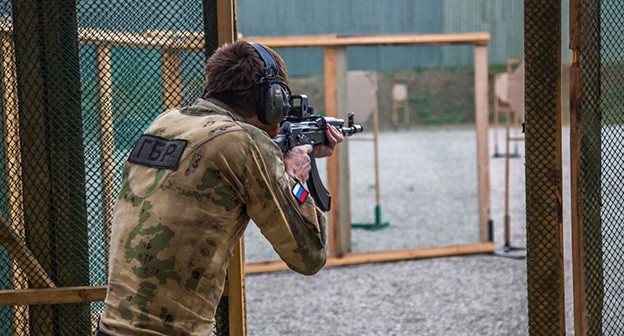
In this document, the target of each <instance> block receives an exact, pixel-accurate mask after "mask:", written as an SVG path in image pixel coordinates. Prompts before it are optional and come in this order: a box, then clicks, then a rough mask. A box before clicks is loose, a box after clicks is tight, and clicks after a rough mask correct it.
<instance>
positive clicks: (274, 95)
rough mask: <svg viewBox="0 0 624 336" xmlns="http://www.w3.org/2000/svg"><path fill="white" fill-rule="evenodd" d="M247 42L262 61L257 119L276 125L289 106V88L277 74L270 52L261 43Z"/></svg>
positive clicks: (277, 70) (276, 66)
mask: <svg viewBox="0 0 624 336" xmlns="http://www.w3.org/2000/svg"><path fill="white" fill-rule="evenodd" d="M249 44H251V46H252V47H253V48H254V49H255V50H256V52H257V53H258V54H259V55H260V57H262V61H263V62H264V76H263V77H262V78H260V80H259V81H258V82H257V84H258V85H260V86H261V88H260V99H258V102H257V104H256V112H257V114H258V119H260V121H261V122H262V123H263V124H266V125H277V124H279V122H280V121H281V120H282V119H284V116H286V114H287V112H288V109H289V107H290V103H289V102H290V93H291V92H290V88H289V87H288V85H286V83H284V81H282V80H281V78H280V77H279V76H278V74H279V67H278V65H277V62H276V61H275V59H274V58H273V56H272V55H271V53H270V52H269V51H268V50H267V49H266V48H265V47H264V46H263V45H261V44H258V43H255V42H250V43H249Z"/></svg>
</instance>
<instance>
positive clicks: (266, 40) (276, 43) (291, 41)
mask: <svg viewBox="0 0 624 336" xmlns="http://www.w3.org/2000/svg"><path fill="white" fill-rule="evenodd" d="M243 39H244V40H248V41H254V42H258V43H262V44H264V45H266V46H269V47H272V48H285V47H327V46H333V47H346V46H384V45H386V46H387V45H419V44H420V45H449V44H478V45H487V44H488V43H489V41H490V34H489V33H486V32H477V33H459V34H396V35H311V36H305V35H302V36H286V37H261V36H249V37H244V38H243Z"/></svg>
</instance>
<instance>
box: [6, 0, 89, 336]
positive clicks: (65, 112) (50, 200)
mask: <svg viewBox="0 0 624 336" xmlns="http://www.w3.org/2000/svg"><path fill="white" fill-rule="evenodd" d="M44 11H45V13H44ZM13 24H14V26H13V28H14V31H13V36H14V43H15V60H16V75H17V76H16V77H17V83H18V87H19V88H20V90H19V91H18V98H19V132H20V146H21V149H22V153H21V163H22V166H21V169H22V171H21V172H22V182H23V186H22V187H23V192H22V193H23V199H24V203H23V204H24V207H23V210H24V223H25V225H26V226H27V227H26V228H27V230H26V244H27V246H28V248H29V249H30V250H31V251H32V252H33V254H34V255H35V257H36V258H37V259H38V260H39V262H40V263H41V265H42V266H43V268H44V269H45V270H46V272H47V273H48V274H50V276H51V277H52V280H53V281H54V282H55V283H56V284H57V285H58V286H73V285H80V286H84V285H88V284H89V269H88V258H87V257H88V249H87V247H88V244H87V242H88V232H87V214H86V213H87V210H86V192H85V184H84V181H85V167H84V157H83V155H84V148H83V133H82V128H83V127H82V126H83V125H82V110H81V96H80V69H79V56H78V33H77V20H76V3H75V1H74V0H52V1H47V0H46V1H43V0H22V1H15V2H14V3H13ZM30 286H31V287H43V286H46V284H42V283H31V284H30ZM77 326H80V328H81V329H82V330H83V332H82V333H83V334H88V333H90V332H91V316H90V307H89V305H88V304H80V305H74V306H66V305H59V306H31V307H30V332H31V334H33V335H34V334H36V335H40V334H41V335H48V334H58V335H69V334H75V333H76V332H77V329H76V327H77Z"/></svg>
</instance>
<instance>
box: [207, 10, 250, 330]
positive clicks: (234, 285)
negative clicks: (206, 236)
mask: <svg viewBox="0 0 624 336" xmlns="http://www.w3.org/2000/svg"><path fill="white" fill-rule="evenodd" d="M216 8H217V22H216V26H217V39H218V45H219V46H222V45H224V44H226V43H231V42H233V41H235V40H236V35H237V27H236V0H217V3H216ZM207 49H208V48H207ZM224 295H226V296H227V303H228V319H229V335H231V336H244V335H247V308H246V304H245V249H244V238H241V239H240V241H239V242H238V244H236V246H235V247H234V251H233V254H232V257H231V258H230V264H229V266H228V270H227V286H226V292H225V293H224Z"/></svg>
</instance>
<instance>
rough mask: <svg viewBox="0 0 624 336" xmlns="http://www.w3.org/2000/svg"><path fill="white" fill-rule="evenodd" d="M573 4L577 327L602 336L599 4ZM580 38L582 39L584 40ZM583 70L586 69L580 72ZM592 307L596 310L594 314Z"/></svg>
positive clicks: (572, 171)
mask: <svg viewBox="0 0 624 336" xmlns="http://www.w3.org/2000/svg"><path fill="white" fill-rule="evenodd" d="M584 3H586V6H583V7H582V8H581V1H580V0H571V1H570V49H572V57H573V58H572V65H571V67H570V71H571V73H570V83H571V86H572V87H571V92H570V177H571V193H572V203H571V205H572V209H571V210H572V253H573V254H572V258H573V259H572V266H573V290H574V329H575V334H577V335H582V336H584V335H601V334H602V332H603V325H602V324H603V318H602V313H603V310H604V296H605V288H604V268H603V262H604V256H603V253H602V252H603V249H604V248H603V246H602V245H603V238H602V232H603V230H602V225H603V223H602V218H603V215H602V214H601V209H602V207H601V206H599V205H600V204H602V201H603V200H602V193H603V190H602V183H601V180H602V178H601V177H602V166H601V163H602V151H603V149H602V136H603V135H602V110H601V106H600V105H601V102H600V98H601V96H602V95H601V90H603V88H601V84H602V79H601V64H600V62H601V54H600V47H601V45H600V42H601V37H600V36H601V29H600V27H601V25H600V13H601V8H600V2H592V1H587V2H584ZM581 36H582V37H583V38H582V39H581ZM581 66H582V69H583V71H581ZM590 309H591V310H590Z"/></svg>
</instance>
